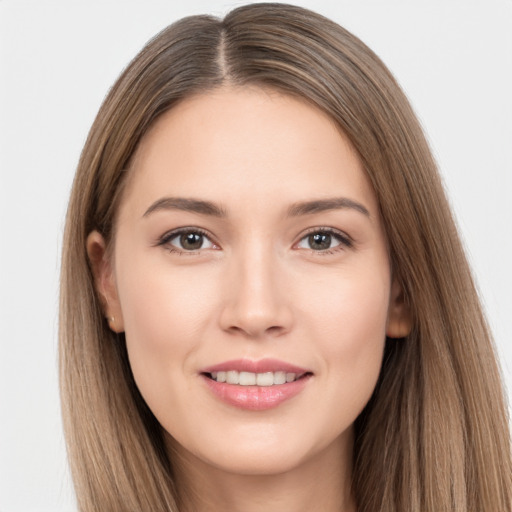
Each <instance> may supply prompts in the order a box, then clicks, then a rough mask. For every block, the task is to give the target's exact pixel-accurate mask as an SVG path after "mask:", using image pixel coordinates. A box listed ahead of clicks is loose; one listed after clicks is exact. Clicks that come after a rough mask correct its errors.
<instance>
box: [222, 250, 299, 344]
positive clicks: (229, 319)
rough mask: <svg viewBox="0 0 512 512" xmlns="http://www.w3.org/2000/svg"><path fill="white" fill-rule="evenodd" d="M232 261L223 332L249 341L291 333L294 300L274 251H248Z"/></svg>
mask: <svg viewBox="0 0 512 512" xmlns="http://www.w3.org/2000/svg"><path fill="white" fill-rule="evenodd" d="M232 260H233V261H231V262H230V264H229V270H228V272H227V274H228V278H227V279H226V282H225V292H224V296H225V300H224V302H223V308H222V311H221V315H220V324H221V328H222V329H223V330H225V331H227V332H229V333H231V334H237V335H240V336H243V337H245V338H250V339H263V338H267V337H278V336H281V335H283V334H285V333H287V332H289V331H290V330H291V328H292V324H293V314H292V308H291V297H290V293H289V290H287V279H286V275H285V272H283V271H282V270H283V269H282V268H281V267H280V265H279V264H278V263H279V262H278V258H277V256H276V255H274V254H272V251H271V250H266V251H265V250H263V249H262V248H260V249H259V250H256V249H254V248H253V250H251V249H250V248H248V250H247V251H243V252H242V254H239V255H238V257H233V258H232ZM280 268H281V270H280Z"/></svg>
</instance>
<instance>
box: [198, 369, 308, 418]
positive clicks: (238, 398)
mask: <svg viewBox="0 0 512 512" xmlns="http://www.w3.org/2000/svg"><path fill="white" fill-rule="evenodd" d="M200 374H201V376H202V377H203V380H204V382H205V383H206V385H207V388H208V389H209V391H210V392H212V393H213V395H214V396H215V397H216V398H217V399H220V401H222V402H224V403H226V404H228V405H230V406H234V407H237V408H239V409H245V410H248V411H264V410H267V409H273V408H275V407H277V406H279V405H281V404H282V403H283V402H285V401H287V400H290V399H291V398H293V397H295V396H297V395H298V394H299V393H301V391H303V390H304V388H305V387H306V386H307V383H308V382H309V381H310V379H311V377H313V373H312V372H310V371H308V370H306V369H304V368H300V367H298V366H295V365H291V364H288V363H286V362H283V361H278V360H275V359H262V360H260V361H251V360H248V359H239V360H236V361H226V362H225V363H221V364H218V365H215V366H212V367H209V368H205V369H204V370H203V371H202V372H200Z"/></svg>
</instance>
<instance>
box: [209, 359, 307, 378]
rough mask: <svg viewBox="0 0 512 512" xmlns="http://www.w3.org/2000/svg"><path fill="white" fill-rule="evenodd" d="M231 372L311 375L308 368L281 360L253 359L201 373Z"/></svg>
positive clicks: (239, 360) (238, 360) (222, 365)
mask: <svg viewBox="0 0 512 512" xmlns="http://www.w3.org/2000/svg"><path fill="white" fill-rule="evenodd" d="M230 370H234V371H238V372H251V373H267V372H286V373H295V374H297V375H302V374H304V373H311V372H310V370H307V369H306V368H301V367H300V366H296V365H294V364H290V363H287V362H285V361H280V360H279V359H270V358H267V359H259V360H257V361H254V360H252V359H233V360H231V361H224V362H222V363H219V364H215V365H213V366H208V367H207V368H204V369H203V370H201V373H213V372H227V371H230Z"/></svg>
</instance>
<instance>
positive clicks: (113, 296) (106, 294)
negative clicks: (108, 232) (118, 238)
mask: <svg viewBox="0 0 512 512" xmlns="http://www.w3.org/2000/svg"><path fill="white" fill-rule="evenodd" d="M86 246H87V255H88V256H89V261H90V263H91V267H92V271H93V274H94V283H95V286H96V291H97V292H98V294H99V296H100V299H101V302H102V306H103V312H104V314H105V316H106V318H107V321H108V324H109V326H110V328H111V329H112V330H113V331H114V332H118V333H119V332H123V331H124V320H123V314H122V312H121V305H120V303H119V297H118V294H117V287H116V283H115V276H114V271H113V268H112V264H111V261H110V257H109V255H108V252H107V245H106V243H105V240H104V238H103V236H102V235H100V233H98V232H97V231H92V232H91V233H89V236H88V237H87V242H86Z"/></svg>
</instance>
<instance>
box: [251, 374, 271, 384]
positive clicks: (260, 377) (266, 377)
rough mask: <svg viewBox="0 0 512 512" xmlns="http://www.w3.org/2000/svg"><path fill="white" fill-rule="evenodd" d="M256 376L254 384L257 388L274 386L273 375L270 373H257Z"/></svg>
mask: <svg viewBox="0 0 512 512" xmlns="http://www.w3.org/2000/svg"><path fill="white" fill-rule="evenodd" d="M255 375H256V384H258V386H272V384H274V374H273V373H272V372H267V373H258V374H255Z"/></svg>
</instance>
